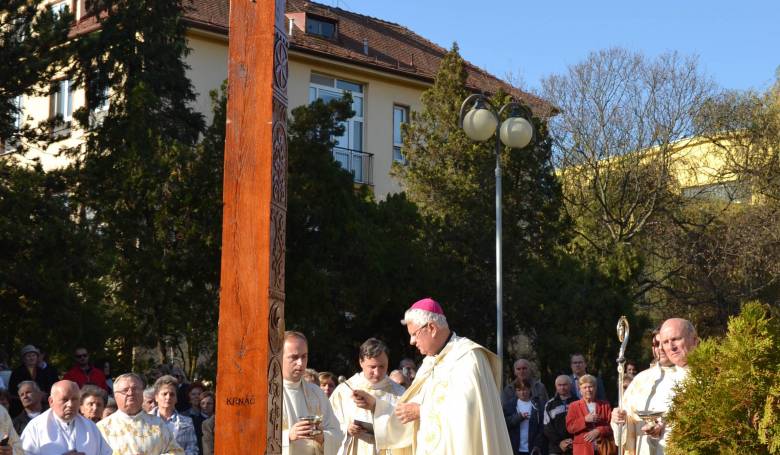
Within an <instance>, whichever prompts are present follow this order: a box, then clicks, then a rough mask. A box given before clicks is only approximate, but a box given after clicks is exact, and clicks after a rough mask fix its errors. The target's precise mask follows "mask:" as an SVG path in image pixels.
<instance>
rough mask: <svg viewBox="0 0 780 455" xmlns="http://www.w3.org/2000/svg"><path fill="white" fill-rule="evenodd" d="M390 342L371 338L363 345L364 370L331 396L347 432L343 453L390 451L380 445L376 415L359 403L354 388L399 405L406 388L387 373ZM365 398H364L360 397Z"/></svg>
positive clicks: (361, 454)
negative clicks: (357, 403)
mask: <svg viewBox="0 0 780 455" xmlns="http://www.w3.org/2000/svg"><path fill="white" fill-rule="evenodd" d="M389 356H390V350H389V349H388V348H387V345H386V344H385V343H384V342H382V341H380V340H378V339H376V338H369V339H368V340H366V341H365V342H364V343H363V344H362V345H361V346H360V354H359V356H358V362H359V363H360V369H361V371H360V372H359V373H356V374H355V375H354V376H352V377H351V378H349V379H347V380H346V381H345V382H344V383H342V384H339V386H338V387H336V390H334V391H333V394H332V395H331V396H330V404H331V405H332V406H333V412H334V413H335V414H336V418H337V419H338V420H339V422H340V423H341V431H342V432H344V433H345V437H344V441H342V443H341V447H340V448H339V455H377V454H378V455H389V454H390V451H389V450H386V448H385V447H381V446H378V445H376V440H375V438H374V429H373V424H374V416H373V413H372V412H371V411H370V410H367V409H362V408H359V407H357V405H356V403H355V399H356V397H355V396H354V395H353V392H354V391H356V390H359V391H363V392H365V393H368V394H370V395H372V396H373V397H374V398H375V399H377V400H383V401H386V402H387V403H388V404H389V405H390V406H395V404H396V403H397V402H398V399H399V398H400V397H401V395H402V394H403V393H404V388H403V387H402V386H400V385H399V384H397V383H395V382H393V381H392V380H390V378H389V377H388V376H387V365H388V363H389V361H390V357H389ZM357 399H358V400H362V399H361V398H357Z"/></svg>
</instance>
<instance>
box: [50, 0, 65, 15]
mask: <svg viewBox="0 0 780 455" xmlns="http://www.w3.org/2000/svg"><path fill="white" fill-rule="evenodd" d="M68 11H69V8H68V2H59V3H55V4H53V5H51V12H52V13H54V15H55V16H61V15H62V14H63V13H66V12H68Z"/></svg>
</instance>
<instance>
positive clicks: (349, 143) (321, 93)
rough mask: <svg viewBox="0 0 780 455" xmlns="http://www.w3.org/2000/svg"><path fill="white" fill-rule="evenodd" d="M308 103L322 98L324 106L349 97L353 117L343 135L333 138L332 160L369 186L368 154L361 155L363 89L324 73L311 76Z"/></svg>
mask: <svg viewBox="0 0 780 455" xmlns="http://www.w3.org/2000/svg"><path fill="white" fill-rule="evenodd" d="M309 82H310V85H309V102H312V101H314V100H317V99H321V100H323V101H325V102H326V103H327V102H328V101H330V100H334V99H341V98H342V97H343V96H344V94H345V93H350V94H351V95H352V110H353V111H355V115H354V116H353V117H352V118H350V119H349V120H347V121H346V122H344V134H343V135H341V136H339V137H336V138H334V139H335V140H336V146H335V147H334V149H333V155H334V159H335V160H336V161H338V162H339V163H340V164H341V167H343V168H344V169H347V170H349V171H350V172H352V174H353V175H354V177H355V181H356V182H359V183H370V181H369V179H370V177H371V164H372V163H371V162H370V160H371V155H370V154H368V153H365V152H363V115H364V114H363V109H364V106H363V96H364V94H363V86H362V85H361V84H358V83H356V82H350V81H345V80H341V79H337V78H335V77H331V76H326V75H323V74H317V73H312V74H311V78H310V79H309Z"/></svg>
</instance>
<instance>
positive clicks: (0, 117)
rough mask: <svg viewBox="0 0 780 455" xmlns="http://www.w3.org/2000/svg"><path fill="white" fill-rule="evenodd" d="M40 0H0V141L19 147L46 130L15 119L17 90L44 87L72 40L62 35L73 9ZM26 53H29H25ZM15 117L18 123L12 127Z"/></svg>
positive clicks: (27, 92)
mask: <svg viewBox="0 0 780 455" xmlns="http://www.w3.org/2000/svg"><path fill="white" fill-rule="evenodd" d="M43 3H44V2H43V1H42V0H33V1H30V0H4V1H3V2H0V18H2V27H0V62H3V67H4V70H3V71H0V143H3V144H5V145H7V146H9V148H10V146H14V148H16V149H17V151H19V152H21V151H23V150H24V147H25V146H26V144H25V141H22V140H20V139H22V138H26V139H27V140H43V139H45V137H43V136H42V135H43V134H45V133H46V132H47V131H46V130H45V128H44V129H43V130H41V129H36V128H33V127H32V126H30V125H28V124H27V123H26V122H24V121H21V120H23V119H22V109H21V106H20V105H19V104H18V103H17V99H18V98H19V97H21V96H23V95H24V96H32V95H45V94H48V93H49V90H50V88H51V87H50V86H49V82H50V81H51V80H52V78H53V77H54V76H56V75H57V74H58V72H59V71H61V70H62V69H64V68H65V67H67V66H68V63H69V59H70V57H71V56H72V55H73V52H74V45H75V42H74V41H68V32H69V31H70V26H71V23H72V21H73V15H72V14H70V12H69V11H67V10H65V11H64V12H62V13H55V12H53V11H52V10H51V8H46V7H44V6H43ZM31 56H34V57H32V58H31ZM17 122H18V123H20V126H19V127H17Z"/></svg>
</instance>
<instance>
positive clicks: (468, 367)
mask: <svg viewBox="0 0 780 455" xmlns="http://www.w3.org/2000/svg"><path fill="white" fill-rule="evenodd" d="M401 322H402V324H404V325H406V330H407V331H408V333H409V337H410V340H409V342H410V343H411V344H412V345H413V346H416V347H417V349H418V350H419V351H420V353H421V354H423V355H425V356H426V357H425V359H424V360H423V362H422V365H421V366H420V369H419V370H418V371H417V375H416V377H415V379H414V382H412V385H411V386H410V387H409V389H407V390H406V392H404V394H403V396H401V398H400V399H399V403H398V404H397V405H396V406H392V405H391V404H390V403H388V402H386V401H384V400H371V399H370V398H368V399H366V403H365V406H366V407H367V408H369V409H370V408H371V407H372V406H373V405H374V404H375V411H374V435H375V437H376V443H377V446H378V447H386V448H391V449H404V448H411V450H412V451H413V452H414V453H416V454H419V455H422V454H482V455H494V454H496V455H498V454H501V455H503V454H508V453H512V446H511V445H510V442H509V433H508V432H507V427H506V424H505V422H504V414H503V410H502V408H501V404H500V402H499V387H500V385H501V372H500V371H499V368H498V358H497V357H496V356H495V355H494V354H493V353H492V352H490V351H488V350H487V349H485V348H484V347H482V346H480V345H478V344H477V343H474V342H473V341H471V340H469V339H467V338H463V337H459V336H457V335H456V334H455V333H453V332H452V331H450V328H449V326H448V324H447V318H446V317H445V315H444V311H443V310H442V309H441V306H440V305H439V304H438V303H436V301H434V300H433V299H430V298H426V299H422V300H420V301H418V302H416V303H414V304H413V305H412V306H411V308H409V309H408V310H407V311H406V314H405V315H404V319H403V321H401ZM356 394H357V393H356ZM358 406H361V404H358ZM394 453H395V450H394Z"/></svg>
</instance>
